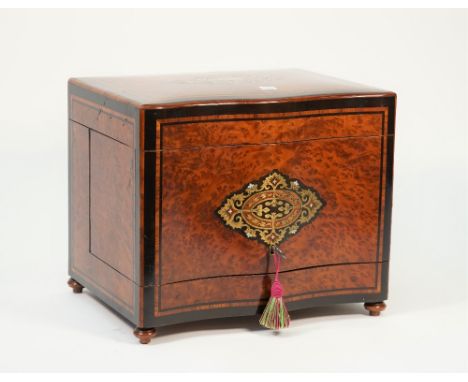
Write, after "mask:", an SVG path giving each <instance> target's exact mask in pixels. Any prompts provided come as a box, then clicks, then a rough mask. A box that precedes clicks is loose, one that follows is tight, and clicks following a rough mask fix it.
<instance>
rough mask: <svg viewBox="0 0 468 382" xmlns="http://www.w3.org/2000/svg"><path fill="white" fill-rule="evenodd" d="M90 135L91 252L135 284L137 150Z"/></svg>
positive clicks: (101, 136)
mask: <svg viewBox="0 0 468 382" xmlns="http://www.w3.org/2000/svg"><path fill="white" fill-rule="evenodd" d="M90 134H91V135H90V160H91V165H90V169H91V173H90V214H91V216H90V218H91V228H90V233H91V238H90V241H91V253H92V254H93V255H95V256H96V257H98V258H99V259H101V260H102V261H104V262H105V263H106V264H108V265H109V266H110V267H112V268H114V269H115V270H117V271H118V272H119V273H121V274H122V275H124V276H125V277H127V278H128V279H130V280H132V281H133V280H134V279H135V275H134V256H133V251H134V246H135V235H134V230H133V227H134V216H135V211H134V200H133V195H134V187H135V185H134V183H135V179H134V151H133V150H132V149H131V148H130V147H128V146H125V145H123V144H122V143H119V142H117V141H115V140H113V139H111V138H108V137H106V136H105V135H102V134H100V133H97V132H94V131H91V133H90Z"/></svg>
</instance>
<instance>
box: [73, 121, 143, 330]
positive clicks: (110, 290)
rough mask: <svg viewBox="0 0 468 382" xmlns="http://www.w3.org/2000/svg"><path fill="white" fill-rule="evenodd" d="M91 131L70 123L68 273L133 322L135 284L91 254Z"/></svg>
mask: <svg viewBox="0 0 468 382" xmlns="http://www.w3.org/2000/svg"><path fill="white" fill-rule="evenodd" d="M89 142H90V130H89V129H87V128H86V127H83V126H81V125H79V124H77V123H74V122H70V124H69V143H70V146H69V150H70V153H69V160H70V169H69V170H70V211H69V213H70V215H69V216H70V258H69V274H70V276H71V277H72V278H74V279H76V280H77V281H78V282H80V283H81V284H82V285H84V286H85V287H86V288H87V289H89V290H90V291H92V292H93V293H94V294H96V295H97V296H98V297H99V298H100V299H101V300H103V301H104V302H105V303H106V304H108V305H110V306H111V307H112V308H114V309H115V310H116V311H117V312H119V313H120V314H122V315H123V316H124V317H126V318H127V319H129V320H131V321H133V322H134V321H135V298H134V293H135V289H137V288H136V287H135V284H134V283H133V282H132V281H131V280H129V279H127V278H126V277H124V276H123V275H121V274H120V273H118V272H117V271H115V270H114V269H112V268H111V267H109V266H108V265H107V264H105V263H104V262H102V261H101V260H99V259H98V258H97V257H95V256H93V255H92V254H91V253H90V236H89V233H90V219H89V205H90V202H89V201H90V198H89V188H90V181H89V175H90V171H89V168H90V162H89V155H90V150H89V149H90V146H89Z"/></svg>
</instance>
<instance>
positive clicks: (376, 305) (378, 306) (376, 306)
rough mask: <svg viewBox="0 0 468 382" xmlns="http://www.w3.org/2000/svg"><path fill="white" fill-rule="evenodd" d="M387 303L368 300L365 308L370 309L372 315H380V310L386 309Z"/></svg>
mask: <svg viewBox="0 0 468 382" xmlns="http://www.w3.org/2000/svg"><path fill="white" fill-rule="evenodd" d="M386 307H387V305H385V303H384V302H366V303H365V304H364V308H366V309H367V310H368V311H369V315H370V316H380V312H382V311H383V310H385V308H386Z"/></svg>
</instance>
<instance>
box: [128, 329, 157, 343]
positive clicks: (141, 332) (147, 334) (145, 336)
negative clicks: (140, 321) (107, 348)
mask: <svg viewBox="0 0 468 382" xmlns="http://www.w3.org/2000/svg"><path fill="white" fill-rule="evenodd" d="M133 334H135V337H137V338H138V339H139V340H140V344H149V343H150V342H151V339H152V338H153V337H155V336H156V329H155V328H146V329H144V328H135V330H134V331H133Z"/></svg>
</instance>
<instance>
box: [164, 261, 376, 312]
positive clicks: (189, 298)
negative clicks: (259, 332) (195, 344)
mask: <svg viewBox="0 0 468 382" xmlns="http://www.w3.org/2000/svg"><path fill="white" fill-rule="evenodd" d="M384 265H385V263H370V264H344V265H332V266H326V267H318V268H309V269H302V270H296V271H291V272H285V273H282V275H281V283H282V285H283V287H284V290H285V296H284V298H285V300H286V302H287V303H291V302H293V301H299V300H305V299H309V298H313V297H323V296H335V295H346V294H377V293H379V292H380V275H381V269H382V266H384ZM272 277H273V275H271V274H270V275H266V274H265V275H250V276H227V277H216V278H210V279H199V280H192V281H186V282H180V283H174V284H167V285H163V286H161V287H155V289H156V291H157V292H160V293H156V296H158V297H157V298H156V301H155V302H156V307H155V315H156V316H165V315H170V314H174V313H183V312H190V311H196V310H209V309H220V308H227V307H239V306H244V307H245V306H261V305H263V304H265V303H266V302H267V300H268V297H269V295H270V287H271V280H272ZM159 289H160V290H159ZM158 298H160V300H158Z"/></svg>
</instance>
